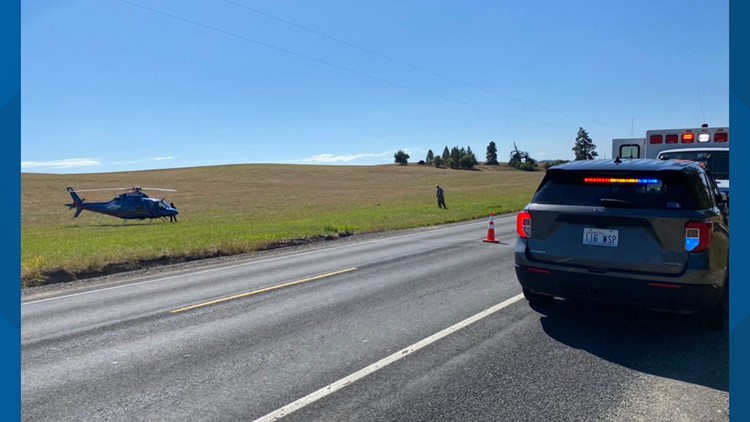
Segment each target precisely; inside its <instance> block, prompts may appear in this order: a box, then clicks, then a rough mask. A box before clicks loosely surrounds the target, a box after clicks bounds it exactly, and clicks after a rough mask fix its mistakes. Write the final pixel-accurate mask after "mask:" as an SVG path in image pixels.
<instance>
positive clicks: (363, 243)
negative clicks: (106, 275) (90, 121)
mask: <svg viewBox="0 0 750 422" xmlns="http://www.w3.org/2000/svg"><path fill="white" fill-rule="evenodd" d="M511 218H516V217H515V216H512V217H507V218H503V220H505V219H511ZM495 221H498V220H495ZM477 223H479V222H478V221H472V222H469V223H466V224H462V225H456V226H451V227H441V228H437V229H433V230H425V231H420V232H418V233H410V234H405V235H401V236H394V237H387V238H383V239H375V240H368V241H365V242H361V243H357V244H355V245H341V246H334V247H331V248H326V249H316V250H314V251H307V252H299V253H295V254H291V255H283V256H278V257H274V258H265V259H261V260H259V261H254V260H251V261H248V262H243V263H240V264H234V265H229V266H226V267H216V268H209V269H206V270H200V271H194V272H190V273H189V274H180V275H173V276H169V277H160V278H155V279H153V280H146V281H140V282H136V283H127V284H121V285H118V286H111V287H104V288H101V289H96V290H87V291H85V292H78V293H71V294H68V295H63V296H55V297H49V298H46V299H38V300H31V301H28V302H21V306H26V305H33V304H35V303H42V302H49V301H53V300H60V299H67V298H71V297H75V296H83V295H89V294H93V293H100V292H106V291H108V290H116V289H123V288H126V287H135V286H140V285H144V284H151V283H157V282H160V281H166V280H173V279H176V278H181V277H189V276H194V275H200V274H206V273H211V272H214V271H223V270H231V269H233V268H239V267H244V266H247V265H256V264H265V263H267V262H273V261H279V260H282V259H288V258H296V257H300V256H305V255H311V254H315V253H322V252H329V251H335V250H337V249H342V248H351V247H352V246H359V245H367V244H370V243H377V242H385V241H389V240H398V239H403V238H407V237H413V236H419V235H421V234H425V233H432V232H436V231H440V230H451V229H455V228H459V227H464V226H469V225H472V224H477Z"/></svg>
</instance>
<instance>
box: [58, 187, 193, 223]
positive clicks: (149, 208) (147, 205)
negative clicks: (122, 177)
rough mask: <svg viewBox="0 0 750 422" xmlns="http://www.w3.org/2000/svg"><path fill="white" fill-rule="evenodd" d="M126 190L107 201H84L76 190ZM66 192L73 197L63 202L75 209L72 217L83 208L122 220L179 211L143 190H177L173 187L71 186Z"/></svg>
mask: <svg viewBox="0 0 750 422" xmlns="http://www.w3.org/2000/svg"><path fill="white" fill-rule="evenodd" d="M126 189H127V192H125V193H122V194H120V195H117V196H116V197H114V198H113V199H112V200H110V201H108V202H85V201H86V200H85V199H81V198H80V197H79V196H78V192H91V191H106V190H126ZM67 190H68V193H70V196H71V197H72V198H73V202H72V203H70V204H65V205H66V206H67V207H68V209H71V210H72V209H73V208H75V209H76V213H75V215H73V218H77V217H78V215H80V214H81V212H82V211H83V210H86V211H91V212H96V213H100V214H105V215H111V216H113V217H119V218H122V219H123V220H144V219H146V218H149V219H153V218H161V219H166V218H167V217H174V216H176V215H177V214H179V212H178V211H177V208H175V207H174V206H171V205H170V204H168V203H167V202H166V201H164V199H156V198H150V197H149V196H148V195H146V193H145V192H143V191H144V190H159V191H167V192H177V191H176V190H174V189H160V188H142V187H140V186H135V187H133V188H103V189H84V190H78V191H77V190H75V189H73V188H72V187H70V186H69V187H68V188H67Z"/></svg>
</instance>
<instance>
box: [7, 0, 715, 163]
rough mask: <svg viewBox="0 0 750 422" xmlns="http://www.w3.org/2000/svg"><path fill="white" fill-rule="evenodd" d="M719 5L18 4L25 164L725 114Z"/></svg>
mask: <svg viewBox="0 0 750 422" xmlns="http://www.w3.org/2000/svg"><path fill="white" fill-rule="evenodd" d="M728 25H729V2H728V0H716V1H714V0H710V1H709V0H706V1H689V0H679V1H678V0H664V1H661V0H657V1H654V0H649V1H641V0H635V1H621V2H611V1H600V0H580V1H575V2H560V1H556V0H540V1H533V2H510V1H473V2H465V1H455V0H454V1H442V0H432V1H410V2H404V1H395V0H380V1H371V2H352V1H344V0H318V1H299V0H283V1H282V0H276V1H270V0H24V1H23V2H22V19H21V37H22V38H21V41H22V43H21V47H22V55H21V75H22V78H21V94H22V110H21V111H22V117H21V130H22V132H21V133H22V134H21V167H22V171H23V172H37V173H96V172H110V171H131V170H143V169H161V168H175V167H193V166H206V165H219V164H241V163H291V164H344V165H376V164H389V163H393V154H394V153H395V152H396V151H398V150H404V151H406V152H407V153H409V154H410V156H411V158H410V161H411V162H416V161H418V160H420V159H424V157H425V156H426V154H427V151H428V150H430V149H432V150H433V151H434V152H435V153H441V152H442V150H443V148H444V147H445V146H448V147H449V148H451V147H453V146H459V147H470V148H471V149H472V150H473V151H474V152H475V154H476V155H477V158H478V159H479V160H483V159H484V157H485V153H486V148H487V145H488V144H489V142H490V141H494V142H495V144H496V145H497V148H498V158H499V160H501V161H507V159H508V157H509V154H510V150H511V148H512V147H513V144H514V143H516V145H517V146H518V148H519V149H521V150H523V151H526V152H528V153H529V154H530V155H531V156H532V157H533V158H535V159H537V160H552V159H572V158H573V151H572V148H573V145H574V142H575V137H576V134H577V131H578V128H579V127H583V128H584V129H586V130H587V131H588V133H589V135H590V136H591V138H592V139H593V141H594V143H595V144H596V145H597V152H598V153H599V155H600V157H602V156H606V157H610V156H611V140H612V139H613V138H628V137H631V136H633V137H643V136H644V135H645V131H646V130H649V129H668V128H683V127H699V126H700V124H701V123H704V122H705V123H709V124H710V125H711V126H728V124H729V28H728Z"/></svg>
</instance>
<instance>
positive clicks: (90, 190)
mask: <svg viewBox="0 0 750 422" xmlns="http://www.w3.org/2000/svg"><path fill="white" fill-rule="evenodd" d="M128 189H130V188H99V189H73V192H95V191H105V190H128Z"/></svg>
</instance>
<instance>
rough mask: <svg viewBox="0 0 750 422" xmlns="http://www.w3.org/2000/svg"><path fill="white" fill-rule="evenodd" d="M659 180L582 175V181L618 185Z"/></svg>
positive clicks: (650, 183) (652, 183) (643, 183)
mask: <svg viewBox="0 0 750 422" xmlns="http://www.w3.org/2000/svg"><path fill="white" fill-rule="evenodd" d="M659 182H661V180H659V179H630V178H627V179H626V178H616V177H584V178H583V183H591V184H598V185H604V184H620V185H655V184H657V183H659Z"/></svg>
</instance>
